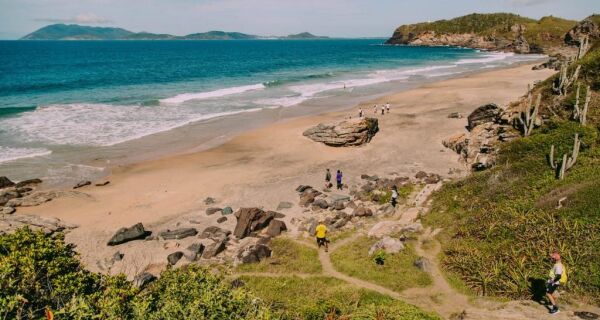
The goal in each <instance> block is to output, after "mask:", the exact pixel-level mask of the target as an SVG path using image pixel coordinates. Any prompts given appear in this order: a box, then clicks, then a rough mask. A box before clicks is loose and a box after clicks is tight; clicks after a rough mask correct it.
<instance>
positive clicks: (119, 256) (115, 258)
mask: <svg viewBox="0 0 600 320" xmlns="http://www.w3.org/2000/svg"><path fill="white" fill-rule="evenodd" d="M124 256H125V255H124V254H122V253H121V252H119V251H117V252H115V254H113V256H112V259H113V261H121V260H123V257H124Z"/></svg>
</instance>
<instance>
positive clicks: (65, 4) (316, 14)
mask: <svg viewBox="0 0 600 320" xmlns="http://www.w3.org/2000/svg"><path fill="white" fill-rule="evenodd" d="M472 12H513V13H518V14H521V15H524V16H529V17H532V18H540V17H542V16H545V15H554V16H560V17H565V18H570V19H577V20H580V19H582V18H585V17H586V16H588V15H590V14H591V13H593V12H596V13H600V0H416V1H415V0H410V1H409V0H0V39H16V38H20V37H22V36H24V35H26V34H28V33H30V32H32V31H34V30H36V29H38V28H40V27H42V26H45V25H47V24H51V23H78V24H85V25H95V26H118V27H122V28H125V29H128V30H131V31H148V32H156V33H170V34H175V35H184V34H189V33H194V32H203V31H209V30H225V31H240V32H245V33H251V34H259V35H286V34H291V33H298V32H302V31H310V32H312V33H315V34H319V35H328V36H341V37H367V36H379V37H385V36H389V35H391V33H392V32H393V30H394V29H395V28H396V27H397V26H398V25H401V24H404V23H413V22H420V21H432V20H437V19H444V18H452V17H455V16H460V15H463V14H468V13H472Z"/></svg>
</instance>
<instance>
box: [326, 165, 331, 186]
mask: <svg viewBox="0 0 600 320" xmlns="http://www.w3.org/2000/svg"><path fill="white" fill-rule="evenodd" d="M329 188H331V171H329V169H327V171H326V172H325V189H329Z"/></svg>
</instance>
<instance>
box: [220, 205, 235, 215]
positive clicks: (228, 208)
mask: <svg viewBox="0 0 600 320" xmlns="http://www.w3.org/2000/svg"><path fill="white" fill-rule="evenodd" d="M232 213H233V209H231V207H225V208H223V210H221V214H222V215H224V216H227V215H230V214H232Z"/></svg>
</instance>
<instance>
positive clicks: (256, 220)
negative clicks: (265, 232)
mask: <svg viewBox="0 0 600 320" xmlns="http://www.w3.org/2000/svg"><path fill="white" fill-rule="evenodd" d="M276 214H277V213H276V212H273V211H269V212H265V211H263V210H262V209H259V208H240V209H239V210H238V211H236V213H235V217H236V218H237V224H236V226H235V229H234V230H233V234H234V235H235V236H236V237H237V238H238V239H243V238H245V237H247V236H248V235H250V233H252V232H255V231H259V230H262V229H264V228H266V227H267V226H268V225H269V223H270V222H271V220H273V218H275V216H276Z"/></svg>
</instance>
